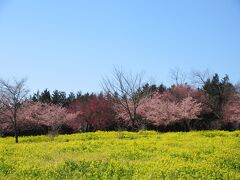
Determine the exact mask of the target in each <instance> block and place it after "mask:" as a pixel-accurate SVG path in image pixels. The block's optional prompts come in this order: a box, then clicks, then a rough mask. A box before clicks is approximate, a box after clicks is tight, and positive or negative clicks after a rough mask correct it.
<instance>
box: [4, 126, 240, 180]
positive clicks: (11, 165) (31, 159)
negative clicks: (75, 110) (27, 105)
mask: <svg viewBox="0 0 240 180" xmlns="http://www.w3.org/2000/svg"><path fill="white" fill-rule="evenodd" d="M0 177H1V178H0V179H204V180H205V179H240V131H235V132H224V131H199V132H188V133H184V132H176V133H172V132H171V133H158V132H153V131H140V132H137V133H134V132H95V133H84V134H72V135H60V136H57V137H56V138H55V139H54V140H53V139H52V138H51V137H49V136H29V137H20V143H19V144H15V143H14V139H13V138H12V137H8V138H0Z"/></svg>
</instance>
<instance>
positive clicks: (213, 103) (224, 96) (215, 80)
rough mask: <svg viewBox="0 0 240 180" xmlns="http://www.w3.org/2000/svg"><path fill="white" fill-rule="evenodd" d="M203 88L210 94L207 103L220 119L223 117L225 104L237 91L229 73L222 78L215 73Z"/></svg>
mask: <svg viewBox="0 0 240 180" xmlns="http://www.w3.org/2000/svg"><path fill="white" fill-rule="evenodd" d="M203 90H204V91H205V92H206V93H207V94H208V99H207V102H206V103H207V105H208V106H209V107H210V108H211V109H212V110H213V113H214V114H215V116H216V117H217V118H218V119H222V118H223V111H224V106H225V105H226V103H227V102H228V101H229V99H230V97H231V95H232V94H233V93H234V91H235V90H234V86H233V85H232V84H231V83H230V80H229V77H228V75H226V76H225V77H224V78H223V79H222V80H220V79H219V76H218V74H215V75H214V76H213V77H212V78H211V79H210V78H209V79H208V80H207V81H206V82H205V84H204V86H203Z"/></svg>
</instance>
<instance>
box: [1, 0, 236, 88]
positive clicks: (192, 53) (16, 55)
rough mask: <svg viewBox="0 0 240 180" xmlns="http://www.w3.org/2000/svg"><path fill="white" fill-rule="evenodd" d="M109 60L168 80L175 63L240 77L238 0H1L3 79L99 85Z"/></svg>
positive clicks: (41, 84)
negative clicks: (13, 78) (23, 78)
mask: <svg viewBox="0 0 240 180" xmlns="http://www.w3.org/2000/svg"><path fill="white" fill-rule="evenodd" d="M113 66H118V67H122V69H124V70H126V71H133V72H139V71H144V72H145V76H146V77H147V78H150V79H153V80H155V82H156V83H161V82H163V83H165V84H169V81H170V79H169V71H170V69H171V68H176V67H179V68H180V69H182V70H183V71H186V72H189V71H191V70H192V69H199V70H203V69H206V68H208V69H210V70H211V71H212V72H218V73H219V74H221V75H224V74H229V75H230V78H231V80H232V81H233V82H237V81H238V80H240V1H239V0H198V1H195V0H181V1H180V0H108V1H106V0H75V1H74V0H35V1H33V0H21V1H20V0H0V67H1V68H0V77H2V78H11V77H18V78H21V77H27V78H28V86H29V88H30V89H31V90H32V91H36V90H37V89H40V90H43V89H45V88H49V89H50V90H53V89H58V90H64V91H67V92H69V91H78V90H82V91H83V92H87V91H94V92H98V91H100V90H101V86H100V81H101V77H102V76H103V75H109V74H110V73H111V72H112V69H113Z"/></svg>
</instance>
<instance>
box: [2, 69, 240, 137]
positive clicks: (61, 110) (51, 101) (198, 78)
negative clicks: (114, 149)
mask: <svg viewBox="0 0 240 180" xmlns="http://www.w3.org/2000/svg"><path fill="white" fill-rule="evenodd" d="M206 74H207V73H200V72H195V73H194V74H193V75H192V77H194V82H195V84H197V86H193V85H189V84H188V83H186V82H185V80H183V75H182V74H181V73H179V72H173V73H172V78H173V79H174V80H175V83H174V85H172V86H171V87H169V88H167V87H166V86H164V85H162V84H161V85H159V86H158V85H155V84H151V85H150V84H148V83H143V80H142V76H141V75H140V74H137V75H133V74H126V73H123V72H122V71H120V70H118V69H115V71H114V73H113V77H111V78H105V79H104V80H103V82H102V86H103V90H104V91H103V93H100V94H88V93H87V94H82V93H80V92H79V93H77V94H74V93H70V94H69V95H68V96H67V95H66V93H65V92H62V91H58V90H55V91H53V92H52V93H51V92H50V91H49V90H47V89H46V90H44V91H43V92H37V93H35V94H34V95H33V96H30V97H29V96H28V93H29V91H28V90H27V89H26V88H25V85H26V84H25V83H26V81H25V80H20V81H16V80H15V81H14V82H11V83H10V82H8V81H4V80H0V132H2V133H4V134H5V135H8V134H9V135H14V136H15V138H16V142H18V136H19V134H21V135H26V134H45V133H58V132H61V133H73V132H88V131H96V130H130V131H136V130H140V129H154V130H159V131H190V130H202V129H228V130H235V129H239V124H240V88H239V87H240V86H237V85H236V86H234V85H233V84H232V83H231V82H230V80H229V78H228V76H225V77H224V78H222V79H220V78H219V75H218V74H214V75H212V76H210V75H206Z"/></svg>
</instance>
